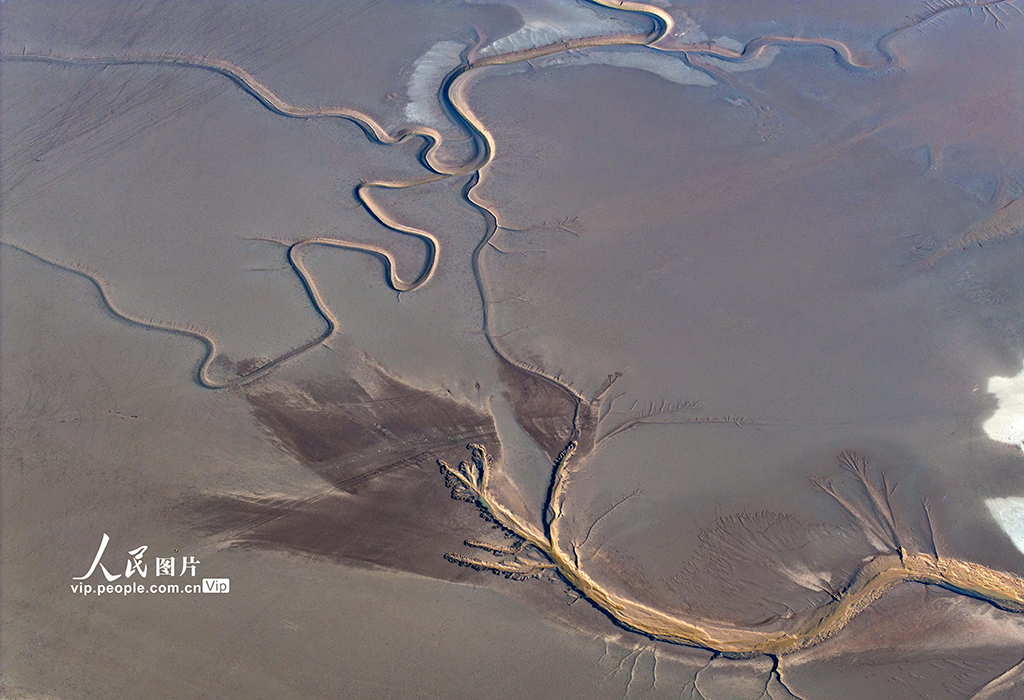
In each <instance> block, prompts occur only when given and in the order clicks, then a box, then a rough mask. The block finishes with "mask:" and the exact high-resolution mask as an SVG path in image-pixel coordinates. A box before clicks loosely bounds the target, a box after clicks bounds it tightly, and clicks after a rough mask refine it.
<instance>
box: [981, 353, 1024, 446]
mask: <svg viewBox="0 0 1024 700" xmlns="http://www.w3.org/2000/svg"><path fill="white" fill-rule="evenodd" d="M987 391H988V393H990V394H995V396H996V400H998V401H999V405H998V406H997V407H996V412H995V413H993V414H992V417H991V418H989V419H988V420H987V421H985V422H984V423H983V424H982V426H981V427H982V429H983V430H984V431H985V434H986V435H988V437H989V439H990V440H995V441H997V442H1005V443H1007V444H1009V445H1018V446H1019V447H1020V448H1021V449H1022V450H1024V369H1022V370H1021V371H1020V372H1019V373H1018V374H1017V376H1015V377H991V378H989V380H988V387H987Z"/></svg>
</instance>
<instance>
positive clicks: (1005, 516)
mask: <svg viewBox="0 0 1024 700" xmlns="http://www.w3.org/2000/svg"><path fill="white" fill-rule="evenodd" d="M985 506H986V507H987V508H988V512H989V513H991V514H992V517H993V518H995V521H996V522H997V523H999V527H1001V528H1002V529H1003V532H1005V533H1006V535H1007V537H1009V538H1010V541H1011V542H1013V546H1014V547H1016V548H1017V549H1019V550H1020V552H1021V553H1022V554H1024V498H1021V497H1020V496H1009V497H1007V498H986V499H985Z"/></svg>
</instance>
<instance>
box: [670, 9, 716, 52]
mask: <svg viewBox="0 0 1024 700" xmlns="http://www.w3.org/2000/svg"><path fill="white" fill-rule="evenodd" d="M672 18H673V19H675V21H676V26H675V28H673V30H672V34H671V36H672V38H673V39H675V40H676V41H678V42H679V43H681V44H702V43H704V42H705V41H707V40H708V38H709V37H708V35H707V34H705V33H704V30H703V29H701V27H700V25H699V24H697V21H696V20H694V19H693V18H692V17H690V15H688V14H686V13H685V12H683V11H682V10H679V9H677V10H673V12H672Z"/></svg>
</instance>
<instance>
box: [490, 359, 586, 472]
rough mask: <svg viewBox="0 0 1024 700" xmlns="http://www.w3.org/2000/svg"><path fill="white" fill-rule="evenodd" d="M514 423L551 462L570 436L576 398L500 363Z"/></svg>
mask: <svg viewBox="0 0 1024 700" xmlns="http://www.w3.org/2000/svg"><path fill="white" fill-rule="evenodd" d="M498 371H499V373H500V376H501V380H502V382H503V383H504V384H505V387H506V391H505V396H506V397H507V398H508V401H509V404H510V405H511V406H512V410H513V412H514V413H515V416H516V422H518V423H519V425H520V426H522V428H523V430H525V431H526V433H527V435H529V436H530V437H531V438H533V441H534V442H536V443H537V445H539V446H540V448H541V449H542V450H544V454H546V455H547V456H548V457H549V458H550V459H551V460H552V461H554V459H555V458H556V457H557V456H558V453H559V452H561V451H562V449H563V448H564V447H565V445H566V443H568V442H569V439H570V438H571V437H572V430H573V416H574V415H575V414H576V400H575V398H574V397H573V396H572V395H571V394H570V393H569V392H568V391H566V390H565V389H563V388H562V387H560V386H558V385H557V384H555V383H554V382H552V381H550V380H548V379H545V378H543V377H539V376H537V375H534V374H530V373H529V372H527V371H525V370H522V369H520V368H519V367H516V366H515V365H513V364H512V363H511V362H501V363H500V365H499V369H498Z"/></svg>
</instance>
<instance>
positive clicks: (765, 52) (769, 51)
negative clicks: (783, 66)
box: [698, 46, 782, 73]
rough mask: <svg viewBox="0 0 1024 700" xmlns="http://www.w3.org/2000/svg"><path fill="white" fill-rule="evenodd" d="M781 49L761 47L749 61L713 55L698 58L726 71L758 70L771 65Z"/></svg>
mask: <svg viewBox="0 0 1024 700" xmlns="http://www.w3.org/2000/svg"><path fill="white" fill-rule="evenodd" d="M780 51H782V49H780V48H779V47H778V46H766V47H764V48H763V49H761V52H760V53H759V54H758V55H757V57H756V58H752V59H750V60H749V61H741V62H739V63H733V62H732V61H725V60H722V59H720V58H715V57H713V56H700V57H698V60H700V62H701V63H706V64H708V65H709V66H714V67H715V68H718V69H719V70H724V71H726V72H728V73H742V72H743V71H748V70H758V69H760V68H767V67H768V66H770V65H771V63H772V61H774V60H775V57H776V56H778V55H779V52H780Z"/></svg>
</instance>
